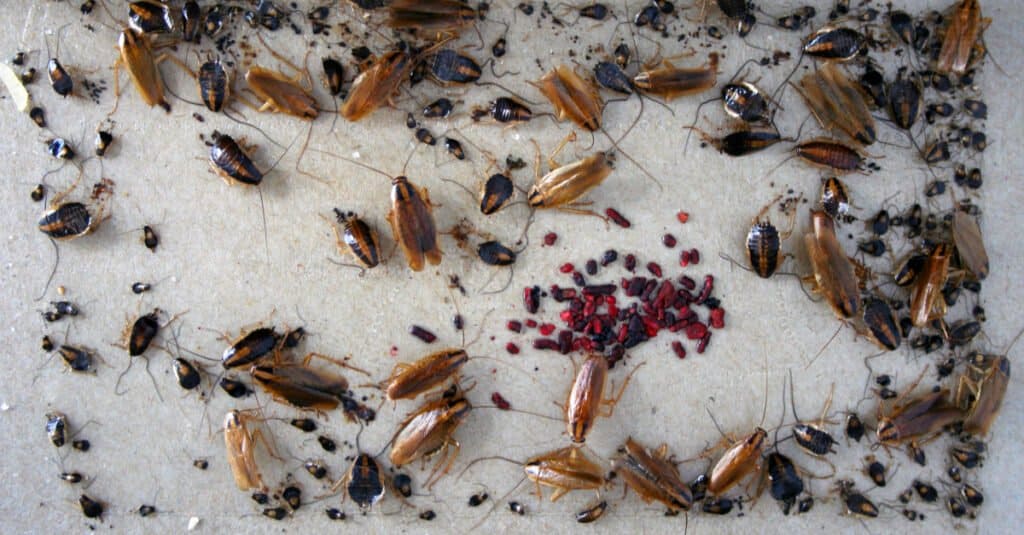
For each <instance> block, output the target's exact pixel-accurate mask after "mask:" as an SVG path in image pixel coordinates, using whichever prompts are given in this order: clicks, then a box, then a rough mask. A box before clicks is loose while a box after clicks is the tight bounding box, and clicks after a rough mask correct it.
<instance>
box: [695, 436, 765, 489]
mask: <svg viewBox="0 0 1024 535" xmlns="http://www.w3.org/2000/svg"><path fill="white" fill-rule="evenodd" d="M767 438H768V432H767V431H765V430H764V429H762V428H760V427H758V428H756V429H754V432H753V433H750V434H749V435H747V436H746V437H743V438H741V439H739V440H737V441H735V442H733V443H732V445H731V446H730V447H729V449H727V450H725V453H723V454H722V456H721V457H720V458H719V459H718V462H716V463H715V464H714V466H713V467H712V468H711V472H710V474H709V475H708V478H709V479H708V494H709V495H711V496H721V495H722V494H724V493H725V492H726V491H728V490H729V489H731V488H732V487H733V486H735V485H736V484H737V483H739V482H740V481H742V480H743V478H745V477H746V476H747V475H749V474H753V473H758V472H760V470H761V452H762V451H764V446H765V441H766V440H767Z"/></svg>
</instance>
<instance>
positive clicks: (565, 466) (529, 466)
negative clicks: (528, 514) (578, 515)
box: [523, 446, 606, 502]
mask: <svg viewBox="0 0 1024 535" xmlns="http://www.w3.org/2000/svg"><path fill="white" fill-rule="evenodd" d="M523 470H524V471H525V472H526V477H527V478H528V479H529V480H530V481H533V482H534V483H535V484H536V486H537V495H538V497H539V496H540V495H541V489H540V487H541V485H543V486H545V487H552V488H553V489H555V490H554V492H552V493H551V501H552V502H554V501H558V499H559V498H561V497H562V496H564V495H565V494H567V493H569V492H571V491H574V490H593V491H600V490H601V488H603V487H604V485H605V483H606V480H605V469H604V467H603V466H601V465H600V464H598V463H597V462H595V461H593V460H591V459H589V458H588V457H587V454H586V452H584V451H583V450H582V449H580V448H575V447H571V446H570V447H566V448H561V449H558V450H554V451H550V452H547V453H542V454H540V455H537V456H534V457H532V458H530V459H529V460H527V461H526V463H525V464H524V465H523Z"/></svg>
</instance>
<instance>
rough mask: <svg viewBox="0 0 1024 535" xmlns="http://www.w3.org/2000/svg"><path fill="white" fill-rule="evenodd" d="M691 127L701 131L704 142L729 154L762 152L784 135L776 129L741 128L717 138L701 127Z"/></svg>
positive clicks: (741, 154) (740, 154)
mask: <svg viewBox="0 0 1024 535" xmlns="http://www.w3.org/2000/svg"><path fill="white" fill-rule="evenodd" d="M690 128H692V129H693V130H697V132H699V133H700V137H701V140H703V141H704V143H707V144H709V145H711V146H712V147H714V148H715V149H716V150H717V151H718V152H722V153H725V154H727V155H729V156H746V155H748V154H753V153H755V152H760V151H762V150H764V149H767V148H768V147H771V146H772V145H775V144H776V143H778V142H780V141H782V136H781V135H779V132H778V131H776V130H766V129H754V130H750V129H741V130H737V131H735V132H731V133H729V134H726V135H725V136H724V137H721V138H715V137H712V136H710V135H709V134H707V133H706V132H704V131H703V130H700V129H699V128H695V127H690Z"/></svg>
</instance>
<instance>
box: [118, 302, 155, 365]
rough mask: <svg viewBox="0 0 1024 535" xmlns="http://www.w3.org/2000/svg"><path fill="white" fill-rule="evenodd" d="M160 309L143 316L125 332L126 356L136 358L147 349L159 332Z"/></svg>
mask: <svg viewBox="0 0 1024 535" xmlns="http://www.w3.org/2000/svg"><path fill="white" fill-rule="evenodd" d="M159 318H160V309H154V310H153V312H150V313H149V314H143V315H142V316H139V318H138V319H136V320H135V322H134V323H132V325H131V327H130V328H129V329H128V330H127V331H126V336H125V337H124V338H126V339H127V342H128V356H130V357H137V356H139V355H142V354H143V353H145V352H146V350H147V349H149V346H150V344H152V343H153V339H154V338H156V335H157V333H158V332H160V328H161V325H160V319H159Z"/></svg>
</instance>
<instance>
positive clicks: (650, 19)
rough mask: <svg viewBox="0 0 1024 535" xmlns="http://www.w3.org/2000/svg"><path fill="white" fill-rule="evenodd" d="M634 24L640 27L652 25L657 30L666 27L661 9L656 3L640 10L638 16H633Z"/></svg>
mask: <svg viewBox="0 0 1024 535" xmlns="http://www.w3.org/2000/svg"><path fill="white" fill-rule="evenodd" d="M633 24H634V25H635V26H636V27H638V28H642V27H644V26H650V27H651V28H653V29H654V30H655V31H662V30H664V29H665V23H663V22H662V21H661V10H660V9H658V6H657V5H655V4H654V3H651V4H650V5H648V6H647V7H645V8H643V9H641V10H640V11H638V12H637V14H636V16H635V17H633Z"/></svg>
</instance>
